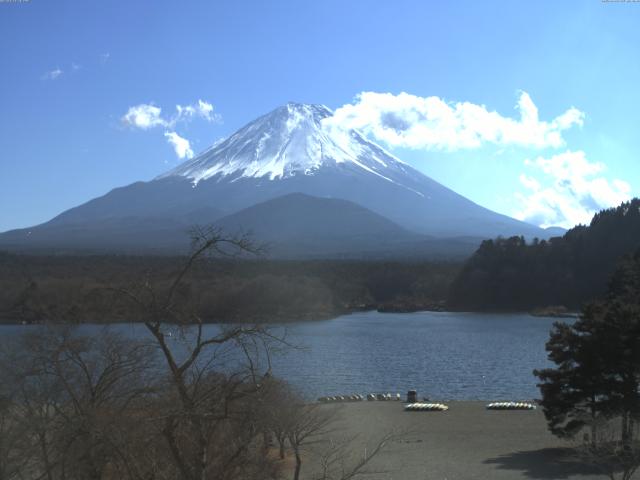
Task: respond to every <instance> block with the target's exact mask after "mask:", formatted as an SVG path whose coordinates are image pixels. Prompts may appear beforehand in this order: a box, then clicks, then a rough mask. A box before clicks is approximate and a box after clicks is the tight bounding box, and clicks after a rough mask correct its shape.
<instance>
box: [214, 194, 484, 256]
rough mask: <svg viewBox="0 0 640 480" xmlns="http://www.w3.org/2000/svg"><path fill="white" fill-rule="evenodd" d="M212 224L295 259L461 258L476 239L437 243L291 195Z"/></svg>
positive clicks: (350, 206)
mask: <svg viewBox="0 0 640 480" xmlns="http://www.w3.org/2000/svg"><path fill="white" fill-rule="evenodd" d="M215 225H216V226H218V227H220V228H222V229H223V230H224V231H226V232H230V233H250V234H251V236H252V238H254V239H255V240H256V241H257V242H259V243H261V242H265V243H266V244H267V246H268V252H267V254H268V256H271V257H280V258H282V257H286V258H301V257H307V258H308V257H333V258H335V257H340V258H370V257H391V256H396V257H398V256H402V257H405V256H406V257H420V258H437V257H447V258H453V257H461V256H467V255H470V254H471V252H472V251H473V250H474V249H475V248H476V247H477V246H478V245H479V243H480V239H477V238H476V239H455V240H454V239H452V240H447V241H446V242H442V241H441V240H439V239H434V238H432V237H426V236H424V235H419V234H416V233H413V232H410V231H408V230H406V229H404V228H402V227H400V226H399V225H397V224H395V223H393V222H391V221H390V220H388V219H386V218H385V217H382V216H381V215H378V214H376V213H374V212H372V211H370V210H367V209H366V208H363V207H361V206H359V205H357V204H355V203H353V202H349V201H347V200H340V199H325V198H318V197H312V196H309V195H305V194H301V193H294V194H289V195H284V196H282V197H277V198H275V199H271V200H267V201H266V202H263V203H259V204H257V205H254V206H251V207H248V208H246V209H243V210H241V211H239V212H237V213H234V214H231V215H229V216H227V217H224V218H222V219H220V220H218V221H217V222H215Z"/></svg>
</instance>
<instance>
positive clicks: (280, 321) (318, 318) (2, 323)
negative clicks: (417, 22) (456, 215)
mask: <svg viewBox="0 0 640 480" xmlns="http://www.w3.org/2000/svg"><path fill="white" fill-rule="evenodd" d="M359 313H374V314H380V315H399V314H419V313H441V314H463V315H464V314H477V315H497V316H501V315H529V316H531V317H536V318H547V319H562V318H574V319H575V318H578V316H579V315H580V313H579V312H569V313H565V314H561V315H560V314H536V313H533V312H531V311H524V310H523V311H506V310H504V311H503V310H497V311H482V310H481V311H472V310H440V309H434V310H426V309H423V310H399V311H393V310H380V309H376V308H372V309H370V310H360V309H356V310H345V311H343V312H338V313H336V314H335V315H333V314H331V315H318V316H313V315H311V316H309V317H307V318H296V319H277V320H267V321H261V322H237V321H221V320H218V321H205V322H203V325H239V324H246V325H256V324H257V325H290V324H293V323H312V322H323V321H329V320H335V319H336V318H340V317H344V316H348V315H356V314H359ZM138 323H140V324H141V323H143V322H142V321H134V320H116V321H111V322H91V321H89V322H82V323H76V322H46V321H45V322H18V321H12V320H9V321H4V320H3V319H2V318H0V327H2V326H35V325H72V324H73V325H100V326H105V325H127V324H138ZM172 325H175V324H172ZM190 325H197V324H196V323H193V324H190Z"/></svg>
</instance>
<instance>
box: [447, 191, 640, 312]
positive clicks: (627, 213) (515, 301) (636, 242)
mask: <svg viewBox="0 0 640 480" xmlns="http://www.w3.org/2000/svg"><path fill="white" fill-rule="evenodd" d="M639 246H640V199H633V200H631V201H629V202H626V203H623V204H622V205H620V206H619V207H617V208H612V209H608V210H603V211H601V212H599V213H597V214H596V215H595V216H594V217H593V219H592V221H591V224H590V225H589V226H578V227H575V228H573V229H571V230H569V231H568V232H567V233H566V234H565V235H564V236H563V237H556V238H552V239H550V240H548V241H544V240H541V241H538V240H534V241H533V242H531V243H527V242H525V240H524V239H523V238H522V237H511V238H498V239H496V240H486V241H484V242H483V243H482V244H481V246H480V248H479V249H478V250H477V251H476V253H475V254H474V255H473V256H472V257H471V258H470V259H469V260H468V261H467V262H466V263H465V265H464V267H463V268H462V270H461V271H460V273H459V275H458V276H457V278H456V279H455V281H454V282H453V284H452V287H451V292H450V296H449V303H450V305H451V306H453V307H455V308H458V309H469V310H529V309H534V308H537V307H545V306H550V305H564V306H566V307H568V308H572V309H573V308H578V307H580V305H581V304H582V303H584V302H585V301H587V300H589V299H592V298H595V297H598V296H601V295H602V294H603V293H604V292H605V289H606V284H607V281H608V278H609V276H610V275H611V273H612V272H613V270H614V268H615V266H616V263H617V262H618V260H619V259H620V257H622V256H623V255H625V254H628V253H631V252H633V251H635V250H636V249H637V248H638V247H639Z"/></svg>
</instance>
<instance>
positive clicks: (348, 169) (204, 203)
mask: <svg viewBox="0 0 640 480" xmlns="http://www.w3.org/2000/svg"><path fill="white" fill-rule="evenodd" d="M295 193H303V194H305V195H309V196H313V197H317V198H320V199H340V200H346V201H348V202H352V203H354V204H356V205H358V206H360V207H363V208H365V209H367V210H369V211H371V212H373V213H375V214H377V215H380V216H382V217H384V218H386V219H388V220H390V221H391V222H394V223H395V224H397V225H398V226H400V227H402V228H403V229H406V230H408V231H410V232H414V233H416V234H419V235H429V236H434V237H439V238H448V239H450V238H452V237H476V238H478V237H481V238H493V237H496V236H498V235H502V236H511V235H524V236H526V237H529V238H532V237H539V238H547V237H549V236H551V235H550V233H547V232H545V231H544V230H542V229H540V228H538V227H536V226H534V225H530V224H528V223H524V222H521V221H518V220H515V219H513V218H510V217H508V216H505V215H501V214H498V213H496V212H493V211H491V210H488V209H486V208H484V207H482V206H480V205H477V204H476V203H474V202H472V201H470V200H469V199H467V198H465V197H463V196H462V195H459V194H458V193H456V192H454V191H452V190H451V189H449V188H447V187H445V186H444V185H442V184H440V183H438V182H436V181H435V180H433V179H431V178H429V177H427V176H426V175H424V174H423V173H421V172H419V171H418V170H416V169H415V168H413V167H411V166H410V165H408V164H406V163H404V162H402V161H401V160H399V159H397V158H396V157H394V156H393V155H392V154H390V153H389V152H387V151H386V150H385V149H383V148H382V147H380V146H378V145H376V144H375V143H373V142H371V141H370V140H368V139H367V138H365V137H364V136H363V135H362V134H360V133H359V132H357V131H355V130H348V129H345V128H342V127H341V126H340V125H336V124H335V122H334V121H333V118H332V112H331V110H329V109H328V108H327V107H325V106H322V105H306V104H297V103H289V104H287V105H284V106H281V107H279V108H276V109H275V110H273V111H272V112H270V113H268V114H266V115H263V116H261V117H259V118H258V119H256V120H254V121H252V122H250V123H248V124H247V125H246V126H244V127H242V128H240V129H239V130H238V131H236V132H235V133H233V134H232V135H231V136H230V137H228V138H227V139H225V140H223V141H221V142H218V143H216V144H215V145H213V146H212V147H210V148H209V149H207V150H205V151H204V152H203V153H201V154H200V155H198V156H196V157H195V158H193V159H191V160H188V161H186V162H184V163H182V164H181V165H179V166H177V167H176V168H174V169H172V170H170V171H169V172H167V173H165V174H163V175H160V176H158V177H157V178H155V179H153V180H151V181H148V182H136V183H133V184H131V185H127V186H124V187H118V188H115V189H113V190H112V191H110V192H109V193H107V194H106V195H103V196H101V197H98V198H94V199H92V200H90V201H88V202H86V203H84V204H82V205H79V206H77V207H75V208H72V209H69V210H67V211H65V212H63V213H61V214H60V215H58V216H57V217H55V218H53V219H52V220H50V221H49V222H47V223H44V224H42V225H39V226H37V227H31V228H28V229H22V230H16V231H13V232H8V233H6V234H3V235H0V246H1V245H2V244H8V243H11V244H12V245H20V244H23V245H27V244H32V245H38V246H40V247H46V246H47V245H51V244H55V245H56V246H58V247H60V248H61V247H62V246H64V245H67V244H68V245H71V244H73V245H74V247H77V246H79V245H84V244H95V245H98V244H99V245H100V246H101V247H100V248H102V246H103V245H108V244H109V242H110V241H112V243H116V242H119V244H120V245H122V246H126V245H127V242H129V243H132V242H133V240H134V239H137V240H136V243H135V245H136V248H138V247H139V246H144V244H145V241H146V240H145V239H146V238H147V237H148V238H149V242H150V244H157V246H158V247H162V246H164V245H168V244H169V243H173V242H174V240H172V239H173V238H183V237H185V233H184V232H185V230H186V228H187V227H188V226H190V225H193V224H195V223H198V224H208V223H212V222H214V221H216V220H217V219H220V218H222V217H224V216H229V215H233V214H234V213H236V212H240V211H242V210H243V209H247V208H249V207H251V206H254V205H258V204H261V203H263V202H268V201H269V200H272V199H276V198H279V197H283V196H286V195H290V194H295ZM321 203H322V202H321ZM266 205H267V207H268V206H269V205H271V206H273V208H279V207H277V205H279V204H278V203H277V202H276V203H267V204H266ZM274 205H275V206H274ZM261 208H266V207H264V206H263V207H261ZM313 211H315V212H317V211H319V210H317V209H316V210H313ZM327 211H331V209H327ZM241 218H247V217H246V216H242V217H241ZM269 218H277V219H279V220H278V222H280V223H281V225H280V228H286V229H287V230H288V231H292V229H293V230H295V229H296V228H298V229H299V230H300V233H301V234H304V230H312V231H322V230H323V228H324V229H326V230H331V229H332V228H333V227H332V225H333V223H332V222H329V221H327V218H326V215H325V216H323V215H320V214H314V219H313V220H314V221H316V222H317V223H318V228H317V229H315V228H314V229H309V227H308V225H309V224H308V223H305V222H301V221H296V220H295V218H293V217H291V218H290V217H288V216H286V215H285V216H283V215H269ZM297 218H300V215H298V217H297ZM136 225H141V226H144V227H143V228H142V227H140V228H138V227H136ZM275 228H278V227H275ZM91 232H94V233H95V232H99V233H95V234H94V233H92V235H93V236H91V235H89V233H91ZM109 232H112V233H113V235H112V238H111V237H110V236H109V235H110V233H109ZM153 232H163V233H162V234H154V233H153ZM171 232H173V233H171ZM369 236H371V237H380V235H377V234H369ZM185 238H186V237H185ZM375 240H376V239H374V241H375ZM379 240H382V239H381V238H380V239H379Z"/></svg>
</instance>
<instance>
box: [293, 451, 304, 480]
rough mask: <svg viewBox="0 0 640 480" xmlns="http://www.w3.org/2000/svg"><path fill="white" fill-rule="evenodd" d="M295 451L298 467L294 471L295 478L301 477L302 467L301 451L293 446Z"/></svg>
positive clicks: (294, 479)
mask: <svg viewBox="0 0 640 480" xmlns="http://www.w3.org/2000/svg"><path fill="white" fill-rule="evenodd" d="M293 451H294V452H295V455H296V469H295V470H294V471H293V480H299V479H300V469H301V468H302V457H301V456H300V451H299V450H298V448H297V447H293Z"/></svg>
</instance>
